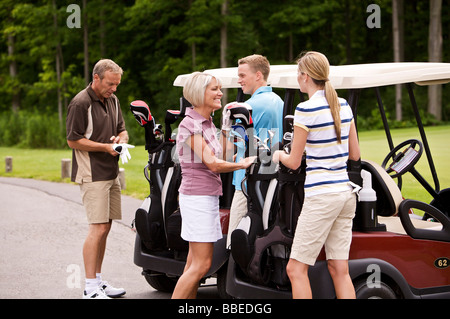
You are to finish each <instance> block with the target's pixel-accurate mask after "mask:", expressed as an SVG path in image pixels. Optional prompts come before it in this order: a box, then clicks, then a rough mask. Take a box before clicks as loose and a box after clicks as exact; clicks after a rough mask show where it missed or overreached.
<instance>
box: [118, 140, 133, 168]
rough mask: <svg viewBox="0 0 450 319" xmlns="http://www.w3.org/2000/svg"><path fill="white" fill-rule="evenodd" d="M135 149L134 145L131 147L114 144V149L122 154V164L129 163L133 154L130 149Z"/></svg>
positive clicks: (123, 144) (125, 144)
mask: <svg viewBox="0 0 450 319" xmlns="http://www.w3.org/2000/svg"><path fill="white" fill-rule="evenodd" d="M130 148H134V145H130V144H127V143H120V144H114V145H113V149H114V150H115V151H116V152H117V153H119V154H120V159H121V160H122V164H125V163H128V161H129V160H130V159H131V154H130V152H129V151H128V149H130Z"/></svg>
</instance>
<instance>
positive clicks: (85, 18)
mask: <svg viewBox="0 0 450 319" xmlns="http://www.w3.org/2000/svg"><path fill="white" fill-rule="evenodd" d="M83 43H84V82H85V85H86V86H87V85H88V84H89V82H90V81H89V79H90V77H89V37H88V14H87V0H83Z"/></svg>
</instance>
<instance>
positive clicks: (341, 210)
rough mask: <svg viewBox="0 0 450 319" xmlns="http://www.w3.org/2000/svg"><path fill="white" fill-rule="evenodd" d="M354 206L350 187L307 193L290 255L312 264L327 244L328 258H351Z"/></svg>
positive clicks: (354, 199) (354, 200)
mask: <svg viewBox="0 0 450 319" xmlns="http://www.w3.org/2000/svg"><path fill="white" fill-rule="evenodd" d="M355 210H356V195H355V194H354V193H352V192H351V191H348V192H340V193H330V194H323V195H316V196H311V197H306V198H305V201H304V203H303V209H302V212H301V214H300V216H299V218H298V222H297V228H296V230H295V235H294V241H293V243H292V249H291V256H290V258H293V259H295V260H298V261H300V262H302V263H304V264H307V265H311V266H312V265H314V264H315V262H316V259H317V257H318V256H319V253H320V251H321V250H322V247H323V245H324V244H325V253H326V257H327V260H328V259H335V260H348V256H349V251H350V244H351V242H352V225H353V217H354V216H355Z"/></svg>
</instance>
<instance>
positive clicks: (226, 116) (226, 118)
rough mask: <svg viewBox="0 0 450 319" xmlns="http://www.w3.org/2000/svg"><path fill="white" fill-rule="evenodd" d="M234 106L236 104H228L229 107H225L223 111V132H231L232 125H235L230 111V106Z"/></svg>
mask: <svg viewBox="0 0 450 319" xmlns="http://www.w3.org/2000/svg"><path fill="white" fill-rule="evenodd" d="M232 104H235V102H233V103H228V104H227V105H225V106H224V107H223V111H222V130H223V131H229V130H231V124H232V123H233V121H232V120H231V119H230V116H231V111H230V110H229V109H228V106H230V105H232Z"/></svg>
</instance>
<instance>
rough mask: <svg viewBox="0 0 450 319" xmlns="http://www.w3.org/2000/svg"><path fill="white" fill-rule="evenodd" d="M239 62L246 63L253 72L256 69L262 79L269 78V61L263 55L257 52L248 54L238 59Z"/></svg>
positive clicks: (239, 63)
mask: <svg viewBox="0 0 450 319" xmlns="http://www.w3.org/2000/svg"><path fill="white" fill-rule="evenodd" d="M241 64H248V65H249V67H250V69H251V70H252V71H253V72H255V73H256V72H258V71H259V72H261V73H262V75H263V77H264V81H267V79H268V78H269V73H270V63H269V60H267V58H266V57H265V56H262V55H259V54H253V55H249V56H247V57H245V58H242V59H239V61H238V65H241Z"/></svg>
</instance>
